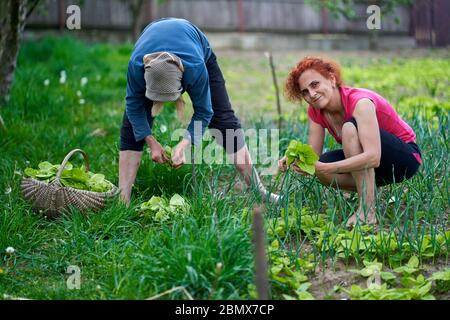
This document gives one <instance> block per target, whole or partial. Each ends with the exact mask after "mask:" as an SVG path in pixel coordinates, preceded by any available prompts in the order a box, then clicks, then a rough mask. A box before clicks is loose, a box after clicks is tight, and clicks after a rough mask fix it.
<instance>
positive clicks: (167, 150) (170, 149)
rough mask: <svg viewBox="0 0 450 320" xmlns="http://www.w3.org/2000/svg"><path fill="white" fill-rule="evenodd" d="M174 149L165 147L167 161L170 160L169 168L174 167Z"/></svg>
mask: <svg viewBox="0 0 450 320" xmlns="http://www.w3.org/2000/svg"><path fill="white" fill-rule="evenodd" d="M172 151H173V150H172V147H170V146H165V147H164V153H165V154H166V157H167V159H169V166H172V165H173V163H172Z"/></svg>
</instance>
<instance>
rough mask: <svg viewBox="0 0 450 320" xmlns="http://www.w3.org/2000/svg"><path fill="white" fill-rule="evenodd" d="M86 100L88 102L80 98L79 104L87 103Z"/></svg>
mask: <svg viewBox="0 0 450 320" xmlns="http://www.w3.org/2000/svg"><path fill="white" fill-rule="evenodd" d="M85 102H86V101H85V100H84V99H80V100H79V101H78V103H79V104H85Z"/></svg>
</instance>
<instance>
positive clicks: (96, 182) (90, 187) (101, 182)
mask: <svg viewBox="0 0 450 320" xmlns="http://www.w3.org/2000/svg"><path fill="white" fill-rule="evenodd" d="M60 166H61V165H59V164H51V163H50V162H48V161H44V162H41V163H39V164H38V169H33V168H26V169H25V170H24V174H25V176H28V177H30V178H33V179H36V180H39V181H43V182H46V183H50V182H52V181H53V180H55V178H56V174H57V172H58V170H59V168H60ZM60 181H61V184H62V185H63V186H65V187H71V188H75V189H79V190H87V191H93V192H109V191H111V190H112V188H113V184H112V183H111V182H109V181H108V180H106V179H105V176H104V175H103V174H99V173H92V172H87V171H86V168H85V167H84V166H81V167H74V166H73V165H72V164H71V163H70V162H68V163H67V164H66V166H65V168H64V170H63V172H62V174H61V179H60Z"/></svg>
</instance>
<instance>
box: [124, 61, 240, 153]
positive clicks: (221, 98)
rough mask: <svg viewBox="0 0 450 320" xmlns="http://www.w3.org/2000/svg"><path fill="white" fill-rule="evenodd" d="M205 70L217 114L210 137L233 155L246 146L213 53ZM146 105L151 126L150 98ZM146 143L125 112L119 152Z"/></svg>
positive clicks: (141, 148)
mask: <svg viewBox="0 0 450 320" xmlns="http://www.w3.org/2000/svg"><path fill="white" fill-rule="evenodd" d="M206 68H207V70H208V77H209V87H210V92H211V102H212V108H213V113H214V114H213V117H212V119H211V122H210V123H209V126H208V128H210V129H212V130H210V133H211V135H212V136H213V137H214V139H215V140H216V141H217V142H218V143H219V144H220V145H222V146H223V147H224V148H225V149H226V151H227V153H234V152H236V151H237V150H240V149H241V148H242V147H243V146H244V144H245V142H244V141H245V140H244V135H243V132H242V129H241V123H240V122H239V119H238V118H237V117H236V115H235V113H234V110H233V108H232V107H231V103H230V98H229V97H228V93H227V89H226V87H225V79H224V78H223V74H222V71H221V70H220V67H219V65H218V63H217V58H216V55H215V54H214V52H213V53H212V54H211V56H210V57H209V59H208V61H207V62H206ZM146 99H147V98H146ZM147 102H148V108H145V112H146V117H147V121H148V123H149V125H150V127H151V126H152V124H153V119H154V118H153V117H152V116H151V106H152V105H153V102H152V101H151V100H149V99H147ZM144 144H145V140H140V141H136V140H135V138H134V134H133V128H132V125H131V123H130V121H129V120H128V116H127V113H126V111H125V112H124V114H123V118H122V127H121V128H120V150H121V151H125V150H133V151H142V150H143V148H144Z"/></svg>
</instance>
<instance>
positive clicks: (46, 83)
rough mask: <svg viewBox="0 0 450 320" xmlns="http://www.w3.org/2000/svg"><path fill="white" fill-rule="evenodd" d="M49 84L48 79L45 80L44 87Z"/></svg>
mask: <svg viewBox="0 0 450 320" xmlns="http://www.w3.org/2000/svg"><path fill="white" fill-rule="evenodd" d="M49 84H50V80H49V79H45V80H44V86H46V87H48V85H49Z"/></svg>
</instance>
